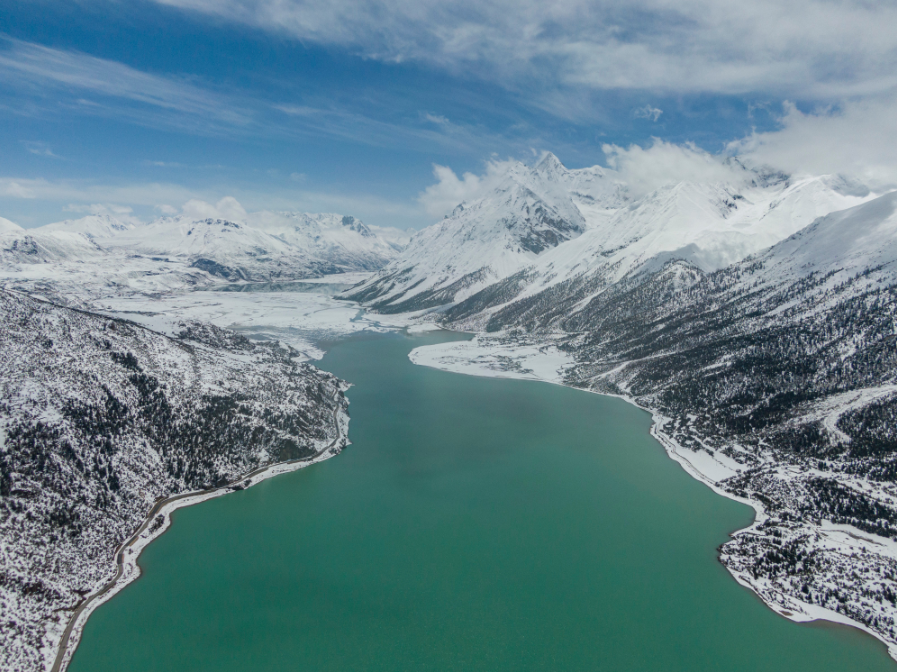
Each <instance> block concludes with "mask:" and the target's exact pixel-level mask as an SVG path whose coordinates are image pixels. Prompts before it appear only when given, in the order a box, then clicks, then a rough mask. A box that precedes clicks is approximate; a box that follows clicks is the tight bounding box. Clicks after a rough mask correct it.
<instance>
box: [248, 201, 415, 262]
mask: <svg viewBox="0 0 897 672" xmlns="http://www.w3.org/2000/svg"><path fill="white" fill-rule="evenodd" d="M246 221H247V223H248V224H249V225H251V226H253V227H255V228H257V229H260V230H261V231H264V232H266V233H269V234H271V235H274V236H276V237H278V238H280V239H281V240H284V241H286V242H287V243H289V244H290V245H292V246H294V247H297V248H299V249H302V250H306V251H307V252H308V253H309V254H310V255H311V256H312V257H315V258H319V259H322V260H334V261H336V260H338V263H340V264H342V265H345V266H347V267H349V266H351V268H352V270H359V271H360V270H367V271H375V270H378V269H380V268H383V266H385V265H386V264H387V263H389V262H390V261H392V259H394V258H395V256H396V253H397V252H398V251H399V250H400V249H402V248H401V246H399V245H396V244H394V243H392V242H390V241H389V240H387V239H386V238H384V237H383V236H381V235H379V233H378V232H377V231H376V230H373V229H371V228H370V227H368V226H366V225H365V224H364V222H362V221H361V220H360V219H357V218H355V217H352V216H351V215H337V214H333V213H320V214H309V213H305V212H269V211H266V210H265V211H261V212H255V213H252V214H251V215H247V217H246Z"/></svg>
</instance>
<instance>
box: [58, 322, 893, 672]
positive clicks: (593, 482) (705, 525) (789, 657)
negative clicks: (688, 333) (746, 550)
mask: <svg viewBox="0 0 897 672" xmlns="http://www.w3.org/2000/svg"><path fill="white" fill-rule="evenodd" d="M455 338H461V337H460V336H457V335H451V334H444V333H435V334H429V335H424V336H414V337H409V336H404V335H398V334H392V335H371V336H360V337H355V338H351V339H347V340H345V341H342V342H339V343H336V344H333V345H332V346H331V348H330V350H329V352H328V354H327V356H326V357H325V358H324V360H323V361H322V362H320V363H319V365H320V366H321V368H324V369H327V370H329V371H332V372H334V373H336V374H337V375H339V376H341V377H343V378H345V379H347V380H349V381H351V382H352V383H353V384H354V387H352V388H351V389H350V390H349V392H348V393H347V394H348V397H349V399H350V401H351V406H350V413H351V417H352V420H351V423H350V438H351V440H352V442H353V444H352V445H351V446H349V447H348V448H347V449H346V450H345V451H344V452H343V453H342V454H341V455H339V456H337V457H335V458H333V459H331V460H328V461H326V462H324V463H321V464H318V465H315V466H312V467H310V468H307V469H303V470H301V471H298V472H295V473H292V474H287V475H284V476H278V477H276V478H274V479H271V480H268V481H266V482H264V483H262V484H260V485H258V486H256V487H253V488H251V489H249V490H246V491H243V492H238V493H234V494H231V495H227V496H226V497H222V498H219V499H216V500H212V501H209V502H205V503H203V504H201V505H198V506H195V507H192V508H188V509H182V510H180V511H178V512H176V513H175V515H174V525H173V526H172V528H171V529H170V530H169V531H168V532H167V533H166V534H165V535H163V536H162V537H161V538H160V539H159V540H158V541H156V542H154V543H153V544H152V545H151V546H150V547H149V548H148V549H147V550H146V551H145V553H144V554H143V555H142V557H141V559H140V565H141V566H142V568H143V569H144V575H143V576H142V577H141V578H140V579H139V580H138V581H137V582H135V583H133V584H132V585H130V586H129V587H128V588H126V589H125V590H124V591H123V592H122V593H121V594H119V595H118V596H116V597H115V598H114V599H112V600H111V601H110V602H108V603H107V604H105V605H103V606H101V607H100V608H99V609H98V610H97V612H96V613H95V614H94V615H93V616H92V617H91V619H90V620H89V622H88V624H87V627H86V628H85V632H84V637H83V640H82V643H81V646H80V647H79V649H78V651H77V653H76V654H75V657H74V660H73V663H72V665H71V667H70V668H69V669H70V670H72V671H73V672H103V671H107V670H108V671H110V672H111V671H113V670H114V671H116V672H120V671H122V670H127V671H129V672H144V671H146V672H148V671H154V672H161V671H166V672H168V671H172V672H173V671H177V672H193V671H199V670H203V671H210V672H211V671H215V672H230V671H236V670H240V671H247V672H255V671H264V672H267V671H275V670H277V671H283V670H303V671H306V670H307V671H333V672H350V671H356V670H357V671H362V670H364V671H367V672H371V671H381V670H382V671H405V670H407V671H419V670H439V671H443V670H477V671H483V672H487V671H488V672H501V671H508V672H510V671H520V670H545V671H548V670H559V671H563V670H602V671H617V670H619V671H624V670H625V671H627V672H631V671H637V670H651V671H654V670H657V671H664V672H675V671H680V670H681V671H682V672H697V671H702V670H726V671H729V670H732V671H741V670H744V671H748V670H750V671H752V672H757V671H770V670H773V671H774V670H782V671H785V670H787V671H788V672H802V671H806V672H824V671H829V670H831V671H832V672H845V671H852V670H857V671H863V672H875V671H878V670H887V671H888V672H895V670H897V665H895V664H894V663H893V661H891V659H890V658H889V657H888V656H887V653H886V651H885V648H884V646H883V645H881V644H880V643H878V642H877V641H875V640H874V639H872V638H871V637H869V636H866V635H864V634H863V633H860V632H858V631H856V630H853V629H850V628H844V627H839V626H832V625H798V624H794V623H791V622H789V621H787V620H785V619H784V618H782V617H781V616H778V615H777V614H775V613H774V612H773V611H771V610H770V609H768V608H767V607H766V606H765V605H763V604H762V603H761V602H760V601H759V600H758V599H757V598H756V597H755V596H754V595H753V594H752V593H751V592H749V591H748V590H746V589H744V588H742V587H740V586H739V585H738V584H737V583H736V582H735V581H734V579H732V577H731V576H730V575H729V574H728V572H726V570H725V569H724V568H723V567H722V566H721V565H720V564H719V562H718V561H717V547H718V546H719V545H720V544H722V543H724V542H725V541H726V540H727V539H728V533H729V532H731V531H732V530H735V529H738V528H740V527H744V526H746V525H748V524H749V523H750V522H751V520H752V511H751V510H750V509H749V508H748V507H746V506H743V505H741V504H738V503H736V502H732V501H730V500H727V499H725V498H723V497H720V496H718V495H716V494H714V493H713V492H711V491H710V490H709V489H708V488H706V487H705V486H704V485H702V484H701V483H699V482H697V481H695V480H694V479H692V478H691V477H689V476H688V475H687V474H686V473H685V472H684V471H683V470H682V469H681V468H680V467H679V465H677V464H676V463H675V462H673V461H672V460H670V459H669V458H668V457H667V456H666V454H665V453H664V451H663V449H662V448H661V446H660V445H659V444H658V443H657V442H656V441H655V440H654V439H652V438H651V437H650V435H649V433H648V430H649V427H650V417H649V415H648V414H647V413H645V412H643V411H640V410H638V409H636V408H634V407H632V406H630V405H628V404H626V403H625V402H623V401H620V400H618V399H612V398H608V397H602V396H598V395H593V394H587V393H584V392H580V391H576V390H571V389H567V388H562V387H558V386H554V385H549V384H544V383H535V382H528V381H513V380H498V379H487V378H475V377H468V376H462V375H458V374H451V373H446V372H442V371H436V370H433V369H428V368H424V367H418V366H414V365H413V364H411V363H410V361H409V360H408V352H409V351H410V350H411V349H412V348H414V347H417V346H420V345H424V344H427V343H435V342H440V341H445V340H450V339H455Z"/></svg>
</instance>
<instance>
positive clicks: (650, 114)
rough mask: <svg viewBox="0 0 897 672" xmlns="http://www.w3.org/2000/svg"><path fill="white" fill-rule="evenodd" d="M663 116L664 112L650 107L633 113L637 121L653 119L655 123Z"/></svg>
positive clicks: (640, 108) (646, 106)
mask: <svg viewBox="0 0 897 672" xmlns="http://www.w3.org/2000/svg"><path fill="white" fill-rule="evenodd" d="M661 114H663V110H661V109H658V108H656V107H651V106H650V105H645V106H644V107H639V108H636V109H635V110H634V111H633V113H632V115H633V116H634V117H635V118H636V119H651V120H652V121H654V122H656V121H657V120H658V119H660V115H661Z"/></svg>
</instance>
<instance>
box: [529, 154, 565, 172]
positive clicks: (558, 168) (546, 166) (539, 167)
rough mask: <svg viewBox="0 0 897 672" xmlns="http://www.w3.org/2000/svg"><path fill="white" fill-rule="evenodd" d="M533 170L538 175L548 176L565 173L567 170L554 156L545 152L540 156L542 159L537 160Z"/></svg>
mask: <svg viewBox="0 0 897 672" xmlns="http://www.w3.org/2000/svg"><path fill="white" fill-rule="evenodd" d="M535 170H536V171H537V172H539V173H543V174H548V173H558V172H566V170H567V168H566V167H565V166H564V164H563V163H561V161H560V159H558V157H556V156H555V155H554V154H552V153H551V152H545V153H544V154H543V155H542V158H541V159H539V162H538V163H537V164H536V166H535Z"/></svg>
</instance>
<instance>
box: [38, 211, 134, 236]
mask: <svg viewBox="0 0 897 672" xmlns="http://www.w3.org/2000/svg"><path fill="white" fill-rule="evenodd" d="M133 228H134V223H133V222H131V221H128V220H125V219H120V218H117V217H113V216H112V215H109V214H100V215H88V216H86V217H81V218H79V219H66V220H64V221H62V222H54V223H53V224H45V225H44V226H39V227H37V228H36V229H32V231H36V232H43V231H67V232H69V233H83V234H84V235H85V236H88V237H89V238H91V239H98V238H99V239H105V238H112V237H114V236H117V235H118V234H120V233H123V232H125V231H129V230H131V229H133Z"/></svg>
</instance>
